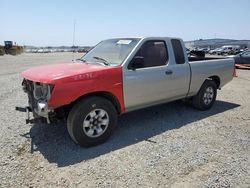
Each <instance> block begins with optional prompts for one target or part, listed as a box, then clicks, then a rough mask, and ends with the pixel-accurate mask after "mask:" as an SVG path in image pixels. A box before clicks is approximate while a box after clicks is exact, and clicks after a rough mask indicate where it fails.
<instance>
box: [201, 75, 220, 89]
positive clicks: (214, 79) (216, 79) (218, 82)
mask: <svg viewBox="0 0 250 188" xmlns="http://www.w3.org/2000/svg"><path fill="white" fill-rule="evenodd" d="M206 80H212V81H214V82H215V84H216V86H217V89H219V88H220V83H221V82H220V77H219V76H216V75H213V76H209V77H208V78H207V79H206ZM206 80H205V81H206ZM205 81H204V82H205ZM204 82H203V83H204Z"/></svg>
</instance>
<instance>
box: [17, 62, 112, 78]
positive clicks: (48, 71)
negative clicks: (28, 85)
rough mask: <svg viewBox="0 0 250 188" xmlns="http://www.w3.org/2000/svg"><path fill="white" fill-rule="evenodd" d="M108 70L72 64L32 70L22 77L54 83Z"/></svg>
mask: <svg viewBox="0 0 250 188" xmlns="http://www.w3.org/2000/svg"><path fill="white" fill-rule="evenodd" d="M108 68H109V67H108V66H102V65H96V64H89V63H82V62H81V63H78V62H75V63H72V62H71V63H62V64H54V65H45V66H39V67H34V68H30V69H28V70H26V71H23V72H22V73H21V75H22V76H23V77H24V78H26V79H28V80H31V81H35V82H42V83H54V82H55V81H56V80H60V79H62V78H66V77H71V76H77V75H82V74H86V73H93V72H96V71H100V70H104V69H108Z"/></svg>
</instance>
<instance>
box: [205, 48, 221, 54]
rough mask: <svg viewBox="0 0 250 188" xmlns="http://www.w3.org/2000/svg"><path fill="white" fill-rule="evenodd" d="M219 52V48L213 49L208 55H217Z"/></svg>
mask: <svg viewBox="0 0 250 188" xmlns="http://www.w3.org/2000/svg"><path fill="white" fill-rule="evenodd" d="M221 51H222V49H221V48H215V49H213V50H210V51H209V52H208V53H209V54H217V53H218V52H221Z"/></svg>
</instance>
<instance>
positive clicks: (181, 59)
mask: <svg viewBox="0 0 250 188" xmlns="http://www.w3.org/2000/svg"><path fill="white" fill-rule="evenodd" d="M171 44H172V46H173V51H174V57H175V62H176V64H184V63H185V56H184V52H183V48H182V45H181V41H180V40H178V39H171Z"/></svg>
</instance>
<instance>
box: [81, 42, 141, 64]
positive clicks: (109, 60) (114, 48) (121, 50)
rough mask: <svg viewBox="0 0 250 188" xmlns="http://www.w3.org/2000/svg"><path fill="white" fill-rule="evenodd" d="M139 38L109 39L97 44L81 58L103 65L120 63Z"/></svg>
mask: <svg viewBox="0 0 250 188" xmlns="http://www.w3.org/2000/svg"><path fill="white" fill-rule="evenodd" d="M139 40H140V39H135V38H126V39H109V40H104V41H102V42H100V43H99V44H97V45H96V46H95V47H94V48H93V49H92V50H90V51H89V52H88V53H87V54H85V55H84V56H83V57H82V58H81V60H82V61H84V62H85V61H86V62H88V63H98V64H103V65H120V64H121V63H122V62H123V61H124V60H125V59H126V57H127V56H128V54H129V53H130V52H131V51H132V49H133V48H134V47H135V46H136V44H137V43H138V42H139Z"/></svg>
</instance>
